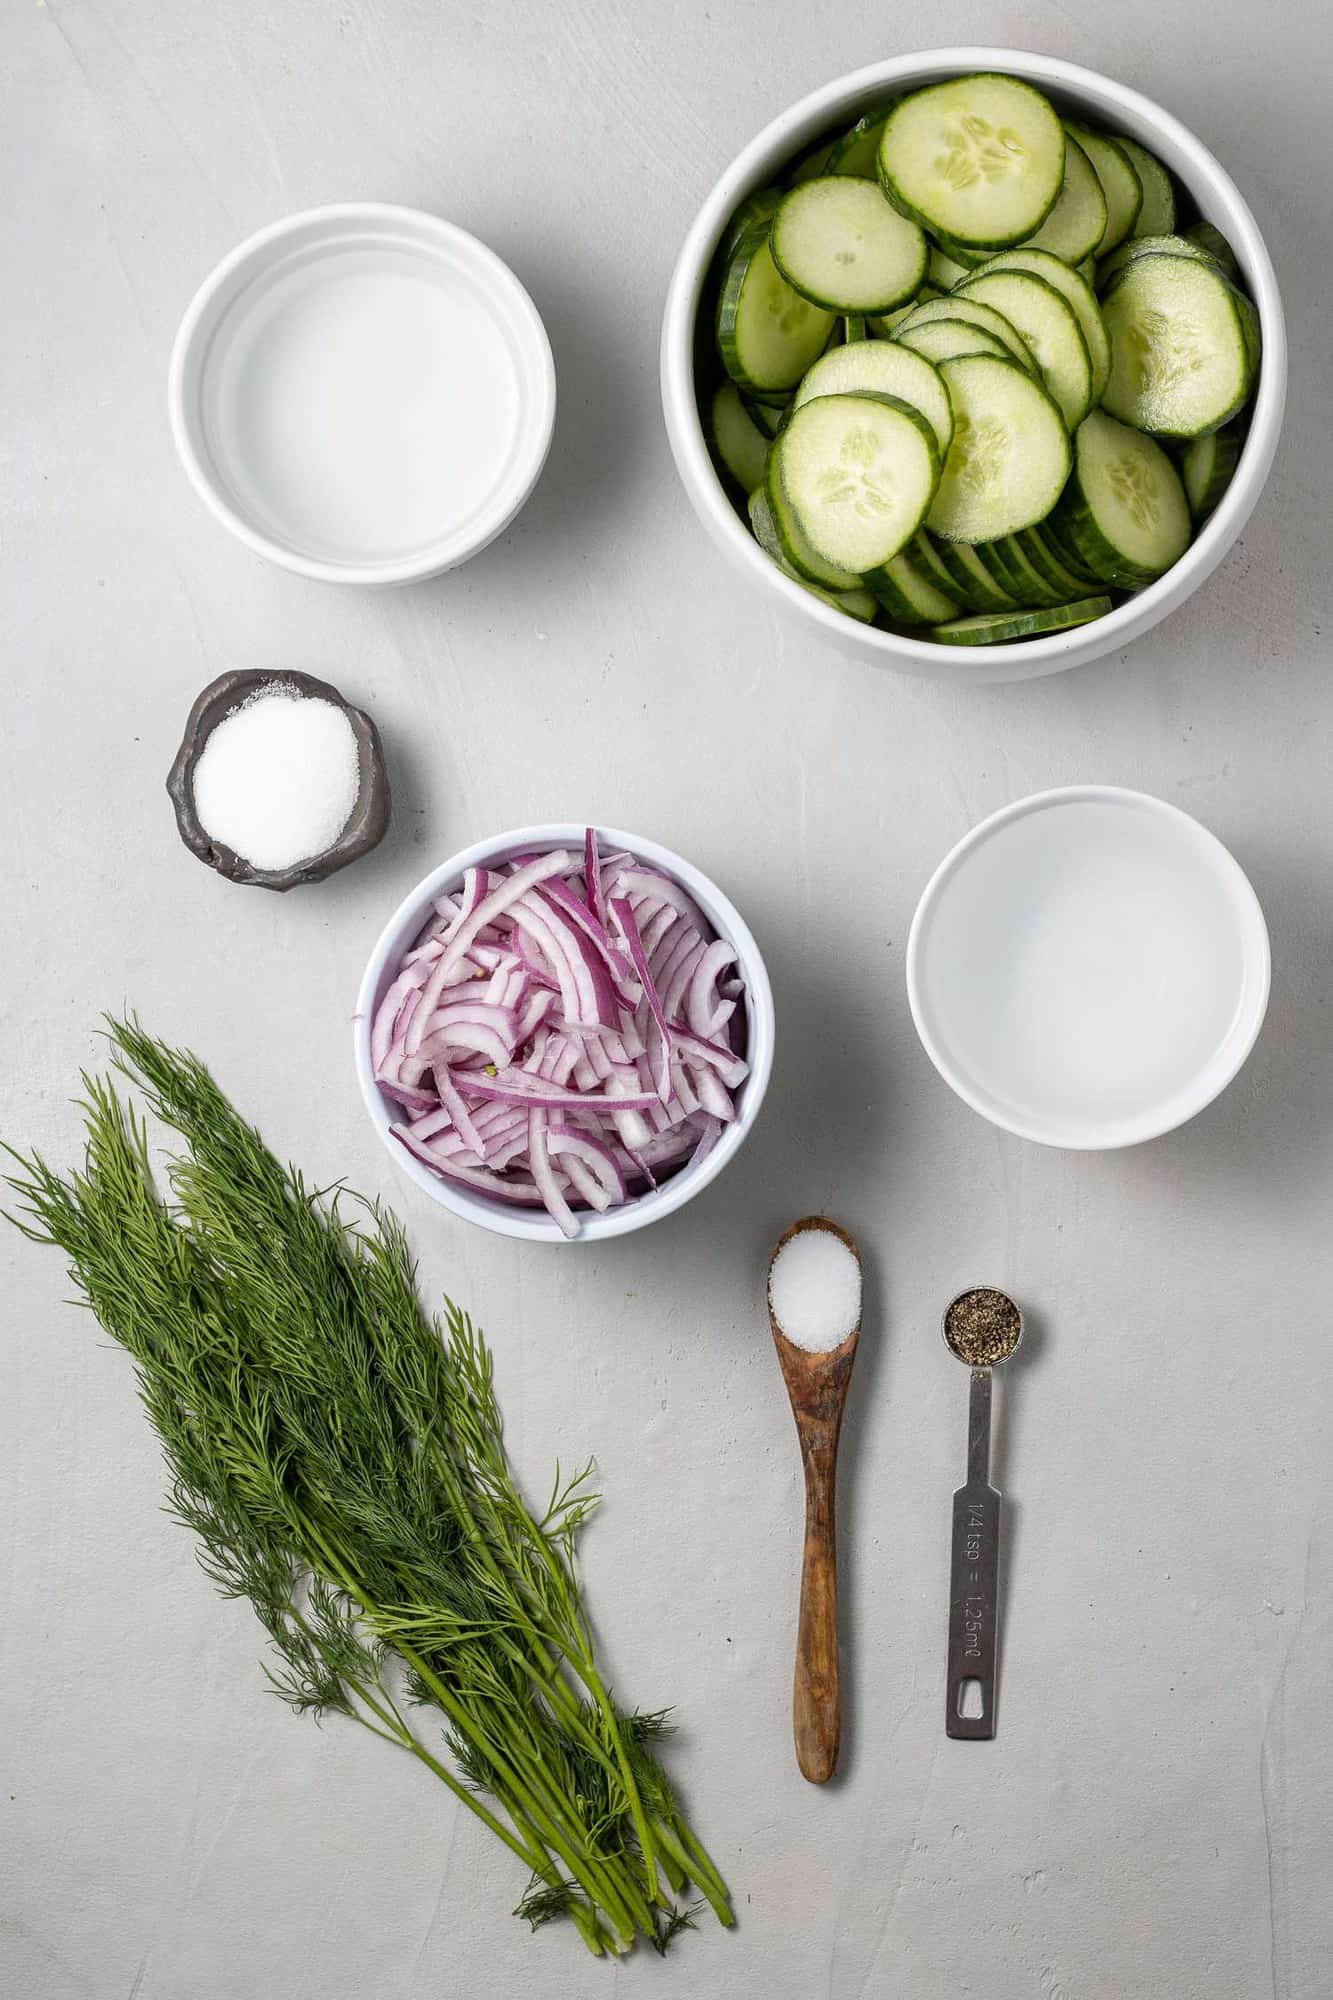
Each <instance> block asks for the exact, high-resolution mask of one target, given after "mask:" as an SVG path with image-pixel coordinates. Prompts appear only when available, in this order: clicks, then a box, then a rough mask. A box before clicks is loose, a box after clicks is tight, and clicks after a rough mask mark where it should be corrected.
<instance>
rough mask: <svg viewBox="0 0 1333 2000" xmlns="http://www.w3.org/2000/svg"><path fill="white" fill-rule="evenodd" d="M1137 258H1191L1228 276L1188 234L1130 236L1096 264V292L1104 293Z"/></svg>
mask: <svg viewBox="0 0 1333 2000" xmlns="http://www.w3.org/2000/svg"><path fill="white" fill-rule="evenodd" d="M1140 257H1192V258H1194V259H1195V260H1196V262H1198V263H1200V264H1211V265H1212V267H1213V268H1214V270H1217V271H1222V275H1223V277H1225V276H1226V275H1227V274H1226V272H1225V271H1224V270H1223V269H1222V265H1221V263H1220V262H1219V261H1218V259H1217V258H1216V257H1214V255H1213V253H1212V251H1211V250H1205V249H1204V247H1203V245H1202V244H1200V243H1192V242H1191V241H1190V239H1189V237H1188V236H1131V237H1130V239H1129V241H1128V243H1122V244H1121V245H1120V248H1119V249H1118V250H1113V251H1112V252H1111V254H1110V256H1109V257H1103V258H1102V260H1101V262H1100V264H1098V266H1097V289H1098V291H1099V292H1105V291H1106V290H1107V289H1108V288H1109V286H1110V284H1111V281H1112V280H1113V279H1114V278H1116V277H1118V276H1119V274H1120V272H1121V271H1123V270H1124V269H1125V267H1126V265H1128V264H1136V263H1137V262H1138V260H1139V258H1140Z"/></svg>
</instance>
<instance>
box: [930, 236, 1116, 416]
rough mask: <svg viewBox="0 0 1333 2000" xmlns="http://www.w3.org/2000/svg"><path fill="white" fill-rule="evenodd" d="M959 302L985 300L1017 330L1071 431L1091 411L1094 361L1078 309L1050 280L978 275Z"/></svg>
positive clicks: (1025, 275)
mask: <svg viewBox="0 0 1333 2000" xmlns="http://www.w3.org/2000/svg"><path fill="white" fill-rule="evenodd" d="M959 297H960V298H965V299H980V300H981V301H982V303H983V304H985V305H989V306H994V308H995V310H996V311H997V312H1000V313H1003V314H1004V317H1005V318H1006V319H1007V320H1008V321H1009V323H1010V325H1011V326H1014V327H1017V329H1018V331H1019V333H1020V334H1021V335H1022V336H1023V339H1024V341H1025V342H1026V343H1027V346H1028V347H1029V348H1030V349H1031V351H1032V353H1033V355H1034V356H1035V357H1036V362H1037V366H1038V368H1039V369H1040V370H1041V379H1042V381H1043V382H1044V383H1045V385H1046V387H1047V388H1048V389H1049V390H1050V392H1051V395H1052V396H1053V397H1054V398H1055V401H1056V403H1057V404H1058V405H1059V408H1060V414H1061V415H1062V416H1063V418H1064V420H1065V423H1066V424H1067V425H1068V427H1069V429H1070V430H1071V431H1072V430H1074V429H1076V428H1077V426H1078V425H1079V424H1080V423H1082V421H1083V419H1084V417H1085V416H1086V415H1087V414H1088V411H1089V410H1090V409H1091V408H1092V360H1091V357H1090V355H1089V353H1088V343H1087V341H1086V340H1085V339H1084V338H1083V329H1082V327H1081V326H1080V325H1079V322H1078V319H1077V317H1076V315H1075V313H1074V309H1073V307H1072V306H1071V305H1070V304H1069V303H1068V301H1067V300H1066V299H1064V298H1063V297H1062V296H1061V295H1060V293H1059V292H1057V291H1056V289H1055V287H1054V286H1053V285H1050V284H1048V283H1047V282H1046V280H1045V278H1036V277H1033V276H1032V274H1031V273H1030V272H1028V271H979V272H977V273H975V274H974V275H973V276H972V277H970V278H969V279H967V281H966V283H965V284H964V285H963V287H962V289H961V291H960V293H959Z"/></svg>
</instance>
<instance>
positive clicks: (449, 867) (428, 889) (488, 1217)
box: [352, 820, 777, 1244]
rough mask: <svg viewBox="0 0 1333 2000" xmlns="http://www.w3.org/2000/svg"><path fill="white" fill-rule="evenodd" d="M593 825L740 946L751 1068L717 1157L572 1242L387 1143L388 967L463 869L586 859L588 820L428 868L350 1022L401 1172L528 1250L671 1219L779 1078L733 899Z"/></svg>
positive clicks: (376, 960) (767, 995)
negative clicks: (527, 858)
mask: <svg viewBox="0 0 1333 2000" xmlns="http://www.w3.org/2000/svg"><path fill="white" fill-rule="evenodd" d="M593 823H594V824H595V825H596V828H597V833H598V837H599V838H600V839H602V840H604V841H607V842H609V843H614V845H616V846H617V847H623V848H625V849H627V850H628V851H629V852H630V853H632V854H635V855H638V856H640V857H641V858H642V859H643V860H645V861H649V862H651V863H652V864H653V865H654V866H655V867H658V868H660V869H662V871H663V872H664V873H666V874H669V875H671V876H672V877H673V878H674V879H675V880H677V881H678V882H679V883H680V884H681V886H682V888H685V889H688V890H689V892H690V894H691V895H692V896H693V897H694V899H695V901H696V902H697V903H698V904H699V906H700V908H701V909H702V910H703V912H704V915H705V916H706V917H707V918H708V919H709V921H710V922H711V923H712V925H713V927H714V929H715V930H716V931H717V933H718V936H719V937H721V938H724V939H725V940H726V942H727V943H728V944H730V945H733V946H734V947H735V950H736V956H737V960H738V963H739V967H740V971H741V973H742V976H743V977H744V979H745V987H746V1015H747V1024H748V1029H749V1047H748V1048H747V1051H746V1061H747V1062H748V1063H749V1065H750V1073H749V1075H748V1076H747V1077H746V1078H745V1081H744V1082H743V1083H742V1085H741V1087H740V1092H739V1103H738V1105H737V1113H736V1118H735V1121H734V1122H733V1123H732V1124H730V1125H728V1126H726V1127H725V1128H724V1130H723V1133H722V1136H721V1137H720V1138H719V1140H718V1142H717V1144H716V1145H715V1146H714V1148H713V1150H712V1152H711V1153H709V1154H708V1155H707V1156H706V1158H704V1159H703V1160H701V1161H700V1163H699V1165H698V1166H697V1167H694V1168H690V1167H685V1168H683V1169H682V1170H681V1172H679V1173H677V1174H673V1175H672V1177H671V1179H670V1180H667V1181H664V1182H663V1183H662V1185H661V1187H659V1188H655V1189H653V1190H652V1191H651V1192H649V1193H648V1194H643V1195H636V1196H635V1197H634V1198H633V1199H632V1200H631V1201H628V1202H625V1203H624V1204H623V1205H622V1206H621V1207H619V1208H613V1209H608V1210H607V1212H606V1213H605V1214H604V1215H595V1214H591V1215H585V1214H583V1213H582V1212H580V1216H579V1222H580V1228H579V1234H578V1235H577V1236H576V1237H566V1236H565V1235H564V1233H563V1231H562V1230H561V1229H560V1226H559V1224H558V1223H557V1222H556V1221H555V1219H554V1217H552V1216H550V1215H548V1214H547V1213H546V1212H545V1210H541V1209H526V1210H518V1209H513V1208H507V1207H504V1206H502V1205H501V1204H500V1203H498V1202H493V1201H491V1200H489V1199H488V1198H487V1197H486V1196H485V1195H478V1194H473V1193H471V1192H470V1191H469V1190H467V1189H465V1188H462V1187H456V1186H455V1185H454V1184H453V1183H451V1182H449V1181H447V1180H443V1179H442V1178H441V1177H440V1176H439V1175H437V1174H432V1173H431V1172H430V1170H429V1168H428V1167H426V1166H425V1165H424V1164H423V1163H422V1162H421V1161H419V1160H417V1159H415V1158H414V1157H413V1156H412V1154H410V1153H409V1152H407V1150H406V1149H405V1148H404V1147H403V1146H400V1145H396V1144H395V1143H394V1141H393V1139H392V1138H391V1137H390V1128H391V1127H392V1126H393V1125H395V1124H397V1123H398V1122H399V1120H398V1119H396V1118H394V1117H393V1116H392V1115H391V1109H390V1106H389V1104H388V1102H387V1100H386V1099H385V1097H384V1096H383V1094H382V1093H381V1091H380V1089H379V1086H378V1085H377V1084H376V1082H375V1079H374V1074H373V1071H372V1066H371V1061H370V1031H371V1024H372V1022H373V1019H374V1013H375V1007H376V1005H377V1003H378V1001H379V999H380V997H381V993H382V991H383V987H384V983H385V975H386V973H387V972H388V970H389V967H390V964H391V962H392V960H393V959H394V958H395V957H396V956H397V954H398V953H400V952H401V951H402V950H403V949H404V948H405V945H406V941H407V940H408V938H409V937H410V936H411V935H414V934H415V932H416V931H417V930H419V929H420V927H421V924H422V922H423V921H424V918H425V909H426V905H428V904H429V902H430V900H431V898H432V897H433V896H435V895H437V894H438V893H439V892H440V890H441V889H444V888H446V887H449V886H451V885H452V884H454V883H455V882H457V881H458V880H459V878H460V877H461V876H462V874H463V872H464V870H465V869H468V868H472V867H476V866H477V865H478V864H481V863H485V862H489V861H496V860H499V859H501V858H503V857H504V856H506V855H508V854H514V853H524V852H527V851H529V850H533V849H535V850H537V851H540V850H542V849H550V848H553V847H572V848H574V849H575V850H578V851H581V850H582V845H583V838H584V833H585V831H586V826H587V824H588V822H579V823H575V822H574V821H554V820H553V821H548V822H544V823H542V824H539V825H535V826H522V827H515V828H513V829H511V830H508V831H506V832H504V833H498V834H492V835H491V836H490V837H489V838H487V839H485V840H476V841H473V842H472V844H471V845H470V846H468V847H464V848H461V849H460V850H459V851H458V853H457V854H453V855H450V856H449V858H448V859H447V860H445V861H442V862H441V863H440V864H439V866H438V867H436V868H432V869H431V871H430V872H429V874H427V875H423V876H422V878H421V880H420V881H419V882H418V883H417V884H416V885H415V887H414V888H412V889H410V890H409V891H408V893H407V894H406V895H405V896H404V897H403V898H402V900H401V902H400V903H399V904H398V907H397V908H396V909H395V910H394V912H393V915H392V916H391V917H390V918H389V920H388V922H387V923H386V924H385V925H384V927H383V929H382V930H381V932H380V934H379V936H378V938H377V939H376V940H375V944H374V946H373V948H372V950H371V953H370V956H369V958H368V959H367V961H366V967H365V971H364V972H363V973H362V975H361V981H360V985H359V988H358V991H357V998H356V1010H355V1013H354V1014H353V1017H352V1052H353V1060H354V1062H355V1066H356V1076H357V1082H358V1084H359V1085H360V1088H361V1097H362V1101H363V1103H364V1104H365V1107H366V1110H367V1112H368V1113H369V1116H370V1122H371V1124H372V1125H373V1126H374V1127H375V1130H376V1132H377V1133H378V1135H379V1137H380V1139H381V1141H382V1143H383V1144H384V1146H385V1148H386V1149H387V1151H388V1152H389V1154H390V1156H391V1157H392V1159H393V1160H394V1162H395V1164H396V1165H397V1166H398V1167H399V1169H400V1170H401V1171H402V1172H403V1173H405V1174H406V1175H407V1177H408V1179H409V1180H411V1181H413V1182H415V1184H416V1185H417V1187H419V1188H421V1189H422V1191H423V1192H424V1193H426V1194H428V1195H429V1196H430V1197H431V1199H432V1200H433V1201H435V1202H437V1203H438V1204H439V1205H440V1206H441V1207H442V1208H447V1209H450V1210H451V1211H452V1212H453V1213H454V1214H455V1215H457V1216H460V1217H461V1218H462V1219H463V1220H464V1221H467V1222H475V1223H477V1224H479V1225H480V1226H481V1227H482V1228H483V1229H489V1230H492V1231H493V1232H494V1233H496V1234H497V1235H501V1236H516V1237H521V1238H523V1239H525V1240H526V1241H528V1242H537V1243H556V1244H577V1243H589V1242H602V1241H606V1240H608V1239H609V1238H611V1237H615V1236H625V1235H629V1234H630V1233H631V1232H632V1231H634V1230H637V1229H646V1228H648V1227H649V1225H650V1224H652V1223H654V1222H660V1221H662V1220H663V1219H664V1218H665V1217H666V1216H668V1215H671V1214H674V1212H675V1211H676V1210H677V1209H678V1208H681V1207H683V1206H684V1204H685V1203H686V1202H687V1201H691V1200H692V1199H693V1198H694V1196H695V1195H697V1194H700V1193H702V1191H703V1190H704V1188H706V1187H707V1186H709V1184H710V1183H711V1182H712V1181H714V1180H715V1179H716V1178H717V1176H718V1175H719V1174H720V1173H721V1172H722V1169H723V1168H724V1167H725V1166H727V1165H728V1164H729V1163H730V1162H731V1160H733V1159H734V1158H735V1156H736V1154H737V1153H738V1152H739V1151H740V1148H741V1146H742V1145H743V1144H744V1142H745V1140H746V1139H747V1138H748V1136H749V1134H750V1132H751V1130H752V1128H753V1126H754V1124H755V1122H756V1120H757V1119H758V1117H759V1113H760V1110H761V1109H762V1107H763V1102H764V1097H765V1094H766V1092H767V1090H768V1084H769V1079H770V1077H771V1075H772V1072H773V1056H774V1048H775V1040H776V1026H777V1023H776V1014H775V1010H774V1006H773V990H772V987H771V985H770V983H769V977H768V968H767V966H766V965H765V963H764V958H763V954H762V952H761V951H760V949H759V946H758V943H757V942H756V940H755V937H754V934H753V932H752V931H751V930H750V927H749V925H748V924H747V923H746V922H745V919H744V918H743V917H742V916H741V914H740V912H739V910H738V909H737V908H736V906H735V904H734V903H733V902H732V901H731V899H730V897H729V896H727V895H726V894H725V893H724V891H723V890H721V889H720V888H719V887H718V885H717V884H716V882H714V881H713V880H712V878H711V877H710V876H708V875H705V874H704V873H703V871H702V869H699V868H696V867H695V866H694V864H693V863H692V862H689V861H687V860H685V858H684V857H683V856H682V855H679V854H677V853H675V852H674V851H673V850H672V849H671V848H669V847H663V846H662V845H661V843H660V842H658V841H655V840H649V839H647V838H645V837H644V836H643V835H641V834H631V833H626V832H625V831H624V830H623V829H622V828H620V827H614V826H606V825H603V824H602V822H601V821H596V822H593Z"/></svg>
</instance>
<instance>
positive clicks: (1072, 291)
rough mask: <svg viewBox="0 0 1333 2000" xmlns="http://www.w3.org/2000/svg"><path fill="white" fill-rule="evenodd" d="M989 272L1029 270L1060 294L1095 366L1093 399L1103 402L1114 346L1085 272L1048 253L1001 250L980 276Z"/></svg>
mask: <svg viewBox="0 0 1333 2000" xmlns="http://www.w3.org/2000/svg"><path fill="white" fill-rule="evenodd" d="M987 271H1026V272H1028V273H1029V275H1030V276H1031V277H1034V278H1043V279H1044V280H1045V282H1046V283H1047V284H1048V285H1050V286H1052V287H1053V288H1054V290H1055V291H1057V292H1059V294H1060V296H1061V298H1062V299H1063V300H1064V302H1065V304H1066V305H1067V306H1068V307H1069V308H1070V310H1071V311H1072V313H1073V315H1074V317H1075V319H1076V320H1077V321H1078V324H1079V331H1080V332H1081V333H1082V335H1083V338H1084V340H1085V342H1086V343H1087V349H1088V359H1089V361H1090V362H1091V363H1092V400H1093V402H1094V403H1097V402H1100V401H1101V396H1102V391H1103V390H1104V389H1105V387H1106V381H1107V377H1108V376H1109V375H1110V373H1111V343H1110V341H1109V340H1108V339H1107V337H1106V328H1105V327H1104V326H1103V324H1102V315H1101V311H1100V309H1099V307H1098V305H1097V298H1096V294H1095V293H1094V292H1093V289H1092V286H1091V285H1090V284H1089V283H1088V281H1087V279H1086V278H1085V277H1084V276H1083V274H1082V272H1081V271H1075V270H1072V269H1071V268H1070V266H1069V265H1068V264H1066V263H1065V262H1064V261H1063V259H1061V258H1059V257H1056V256H1054V255H1053V254H1052V253H1051V251H1049V250H1032V249H1022V250H1001V252H1000V254H999V255H998V257H992V258H991V259H990V261H989V263H986V264H983V265H982V267H981V270H980V271H979V272H978V273H977V275H978V277H982V276H984V275H985V273H986V272H987Z"/></svg>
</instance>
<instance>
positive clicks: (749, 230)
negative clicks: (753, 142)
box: [717, 187, 782, 280]
mask: <svg viewBox="0 0 1333 2000" xmlns="http://www.w3.org/2000/svg"><path fill="white" fill-rule="evenodd" d="M781 200H782V189H781V188H775V187H768V188H759V189H758V190H757V191H756V192H755V193H754V194H747V195H746V197H745V200H744V201H743V202H742V203H741V205H740V207H739V208H738V209H737V210H736V213H735V214H734V215H733V216H732V218H731V221H730V222H729V223H728V224H727V226H726V228H725V229H724V230H723V232H722V240H721V242H720V243H719V245H718V252H717V255H718V262H719V264H720V266H721V268H722V272H723V277H724V280H725V275H726V267H727V265H728V264H730V262H731V260H732V258H733V257H734V256H735V254H736V252H737V250H738V249H739V248H740V246H741V244H742V243H743V242H744V240H745V238H746V237H747V236H750V235H752V234H753V233H754V232H755V231H756V230H758V229H759V228H760V227H761V226H762V227H763V228H765V229H766V228H767V227H768V225H769V223H770V222H771V221H772V220H773V217H774V216H775V215H776V214H777V212H778V203H779V202H780V201H781Z"/></svg>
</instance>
